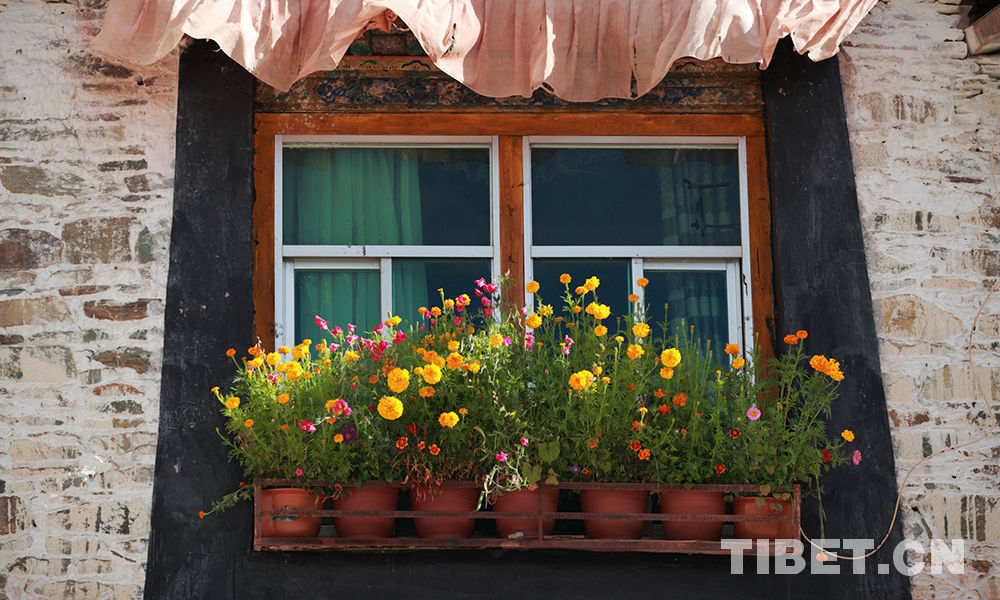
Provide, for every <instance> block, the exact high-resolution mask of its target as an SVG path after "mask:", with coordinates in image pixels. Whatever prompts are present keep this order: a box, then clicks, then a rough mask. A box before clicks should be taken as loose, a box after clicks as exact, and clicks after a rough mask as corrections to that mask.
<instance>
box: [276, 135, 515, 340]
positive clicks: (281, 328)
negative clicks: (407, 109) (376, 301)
mask: <svg viewBox="0 0 1000 600" xmlns="http://www.w3.org/2000/svg"><path fill="white" fill-rule="evenodd" d="M309 146H313V147H319V148H336V147H345V148H346V147H355V148H377V147H406V148H488V149H489V153H490V243H489V245H488V246H402V245H400V246H391V245H348V246H343V245H288V246H286V245H285V244H284V240H283V227H282V226H283V219H282V210H283V207H284V202H283V196H282V190H283V169H282V167H283V165H282V152H283V150H284V148H286V147H287V148H292V147H299V148H301V147H309ZM499 189H500V165H499V137H497V136H481V135H480V136H414V135H385V136H378V135H276V136H275V137H274V271H275V272H274V282H275V286H274V287H275V289H274V314H275V316H276V317H277V319H276V320H278V321H279V322H278V324H277V327H276V328H275V340H274V341H275V347H278V346H282V345H287V346H292V345H295V344H296V343H297V341H296V340H295V339H294V334H295V332H294V326H293V324H294V322H295V315H294V311H295V297H294V294H295V271H296V270H299V269H310V270H324V269H329V270H333V269H349V270H359V269H372V270H378V271H379V288H380V296H381V298H380V307H379V308H380V311H381V313H382V314H383V315H386V316H388V315H389V314H391V313H392V259H393V258H488V259H490V271H491V273H490V275H491V277H492V278H493V280H494V281H496V280H498V279H499V278H500V194H499Z"/></svg>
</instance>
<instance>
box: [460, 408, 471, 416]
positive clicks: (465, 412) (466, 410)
mask: <svg viewBox="0 0 1000 600" xmlns="http://www.w3.org/2000/svg"><path fill="white" fill-rule="evenodd" d="M458 414H460V415H467V414H469V409H467V408H460V409H458Z"/></svg>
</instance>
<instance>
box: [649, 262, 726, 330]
mask: <svg viewBox="0 0 1000 600" xmlns="http://www.w3.org/2000/svg"><path fill="white" fill-rule="evenodd" d="M645 275H646V277H647V278H648V279H649V281H650V284H649V286H648V287H647V288H646V290H647V296H648V297H647V303H648V304H649V305H650V309H651V310H654V311H656V313H655V314H654V315H652V316H653V317H654V319H655V320H656V321H659V320H662V319H663V313H662V310H663V303H664V302H665V303H666V304H667V311H668V312H667V317H668V318H669V320H670V325H671V328H672V329H673V331H671V332H669V333H671V334H673V333H679V331H678V329H677V328H678V327H680V324H681V319H683V320H684V325H685V327H691V326H694V338H695V339H700V340H702V341H703V342H704V341H706V340H711V341H712V348H719V344H720V343H721V344H725V343H727V342H730V341H733V342H736V341H737V340H730V339H729V315H728V308H729V307H728V304H729V302H728V294H727V293H726V274H725V272H724V271H646V272H645ZM689 331H690V330H689Z"/></svg>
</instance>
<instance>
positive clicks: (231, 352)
mask: <svg viewBox="0 0 1000 600" xmlns="http://www.w3.org/2000/svg"><path fill="white" fill-rule="evenodd" d="M226 356H228V357H230V358H232V357H233V356H236V348H230V349H229V350H226Z"/></svg>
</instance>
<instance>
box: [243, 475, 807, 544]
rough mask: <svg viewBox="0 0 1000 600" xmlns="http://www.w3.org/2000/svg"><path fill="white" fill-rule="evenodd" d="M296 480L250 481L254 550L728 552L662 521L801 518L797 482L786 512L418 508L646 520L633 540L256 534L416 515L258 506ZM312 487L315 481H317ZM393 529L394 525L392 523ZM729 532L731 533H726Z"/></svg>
mask: <svg viewBox="0 0 1000 600" xmlns="http://www.w3.org/2000/svg"><path fill="white" fill-rule="evenodd" d="M295 485H297V483H296V482H292V481H288V480H283V479H256V480H254V528H253V529H254V538H253V549H254V550H257V551H267V550H278V551H290V550H413V549H444V548H451V549H454V548H503V549H528V548H539V549H562V550H567V549H568V550H590V551H597V552H661V553H662V552H668V553H669V552H672V553H684V554H729V552H730V550H729V549H728V548H723V547H722V543H721V542H720V541H718V540H716V541H699V540H667V539H664V537H663V527H662V525H661V522H662V521H723V522H729V523H733V522H736V521H754V522H783V523H791V524H792V526H793V527H794V531H796V532H797V531H799V523H800V516H801V491H800V488H799V486H798V485H795V486H794V487H793V489H792V490H791V493H792V511H791V514H790V515H787V516H784V515H782V516H755V515H732V514H710V515H680V514H677V515H666V514H660V513H658V512H657V513H653V512H647V513H584V512H554V513H548V512H541V510H540V508H539V510H536V511H533V512H526V513H525V512H497V511H492V510H485V511H476V512H420V513H419V516H420V517H474V518H476V519H485V520H493V519H497V518H522V519H523V518H535V519H538V523H539V533H541V524H542V520H543V519H545V518H548V519H553V518H554V519H556V521H557V530H558V522H559V521H565V520H577V521H579V520H582V519H615V520H618V519H621V520H642V521H646V522H647V523H646V526H645V529H644V534H643V537H642V538H641V539H638V540H614V539H611V540H609V539H589V538H587V537H586V536H584V535H583V533H582V532H581V533H580V534H578V535H577V534H574V535H566V534H558V535H556V534H553V535H540V536H539V537H537V538H500V537H489V536H486V535H483V534H480V533H476V534H474V535H473V537H471V538H469V539H447V540H425V539H421V538H419V537H416V535H415V534H413V536H412V537H410V536H406V537H392V538H361V539H342V538H337V537H316V538H275V537H270V538H265V537H262V536H261V517H263V516H271V517H281V516H283V517H291V516H321V517H337V516H368V517H395V518H397V519H412V518H413V517H414V516H415V515H417V513H415V512H414V511H410V510H389V511H378V510H373V511H365V510H305V511H290V510H279V509H272V510H264V508H263V506H262V503H261V490H262V489H263V488H264V487H269V486H295ZM317 485H318V483H317ZM370 485H392V484H389V483H386V482H370ZM444 485H445V486H447V487H478V486H476V485H475V484H473V483H471V482H446V483H445V484H444ZM556 487H557V488H559V489H564V490H586V489H619V490H646V491H649V492H651V493H655V492H658V491H668V490H671V489H695V490H706V491H721V492H725V493H727V494H728V493H734V492H749V493H754V492H757V491H758V489H759V488H758V486H753V485H695V486H691V487H690V488H687V487H681V486H665V485H656V484H644V483H583V482H574V483H561V484H559V485H558V486H556ZM397 529H398V523H397ZM730 536H731V534H730ZM723 538H724V539H728V537H727V536H726V531H725V530H724V531H723ZM764 543H765V544H766V545H767V546H768V547H767V549H766V552H767V553H768V554H774V553H775V544H774V543H773V542H764ZM756 552H758V547H757V542H756V541H754V545H753V546H752V547H751V548H748V549H745V550H744V553H745V554H753V553H756Z"/></svg>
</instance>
